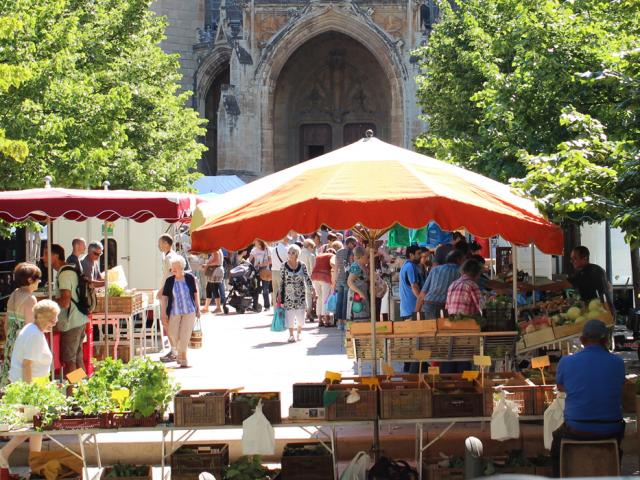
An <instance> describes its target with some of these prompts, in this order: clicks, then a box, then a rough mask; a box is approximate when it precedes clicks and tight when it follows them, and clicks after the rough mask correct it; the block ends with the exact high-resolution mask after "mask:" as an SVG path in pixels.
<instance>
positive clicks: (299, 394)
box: [293, 383, 327, 408]
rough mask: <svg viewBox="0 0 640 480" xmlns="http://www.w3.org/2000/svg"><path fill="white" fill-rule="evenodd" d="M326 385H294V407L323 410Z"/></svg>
mask: <svg viewBox="0 0 640 480" xmlns="http://www.w3.org/2000/svg"><path fill="white" fill-rule="evenodd" d="M326 389H327V385H326V384H325V383H294V384H293V406H294V407H295V408H322V396H323V395H324V391H325V390H326Z"/></svg>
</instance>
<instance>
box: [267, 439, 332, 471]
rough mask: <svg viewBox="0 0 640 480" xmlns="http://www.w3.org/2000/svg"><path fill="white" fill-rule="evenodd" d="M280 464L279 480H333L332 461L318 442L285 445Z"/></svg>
mask: <svg viewBox="0 0 640 480" xmlns="http://www.w3.org/2000/svg"><path fill="white" fill-rule="evenodd" d="M305 452H307V453H305ZM281 464H282V470H281V471H280V476H279V477H278V478H280V480H334V476H333V459H332V457H331V454H330V453H329V451H328V450H327V449H326V448H324V447H323V446H322V444H321V443H320V442H309V443H287V444H286V445H285V447H284V453H283V455H282V462H281Z"/></svg>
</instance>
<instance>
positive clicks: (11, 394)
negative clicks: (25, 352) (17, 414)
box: [0, 382, 69, 425]
mask: <svg viewBox="0 0 640 480" xmlns="http://www.w3.org/2000/svg"><path fill="white" fill-rule="evenodd" d="M0 405H1V406H4V407H13V408H14V409H15V406H16V405H27V406H31V407H37V409H38V412H39V415H40V417H41V419H42V425H48V424H50V423H51V422H53V420H55V419H57V418H60V416H61V415H63V414H64V413H66V412H67V410H68V409H69V404H68V402H67V398H66V396H65V395H64V393H63V392H62V388H61V387H59V386H58V385H57V384H55V383H53V382H47V383H36V382H32V383H25V382H14V383H10V384H9V385H7V386H6V387H5V390H4V396H3V397H2V400H0ZM4 407H3V408H4ZM31 420H32V419H24V421H27V422H29V421H31Z"/></svg>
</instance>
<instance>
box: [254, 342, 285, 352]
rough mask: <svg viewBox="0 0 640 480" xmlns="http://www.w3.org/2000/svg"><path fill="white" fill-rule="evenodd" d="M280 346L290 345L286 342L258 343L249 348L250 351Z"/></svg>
mask: <svg viewBox="0 0 640 480" xmlns="http://www.w3.org/2000/svg"><path fill="white" fill-rule="evenodd" d="M282 345H290V343H289V342H287V341H286V340H285V341H283V342H268V343H259V344H257V345H254V346H253V347H251V348H252V349H254V350H255V349H260V348H269V347H280V346H282Z"/></svg>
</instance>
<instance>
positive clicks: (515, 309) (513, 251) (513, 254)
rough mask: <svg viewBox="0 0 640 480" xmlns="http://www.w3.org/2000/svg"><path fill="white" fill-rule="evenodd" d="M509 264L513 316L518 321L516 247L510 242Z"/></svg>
mask: <svg viewBox="0 0 640 480" xmlns="http://www.w3.org/2000/svg"><path fill="white" fill-rule="evenodd" d="M511 264H512V267H513V278H512V279H511V283H512V285H513V316H514V319H515V321H516V323H517V322H518V247H517V246H516V245H515V244H514V243H512V244H511Z"/></svg>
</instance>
